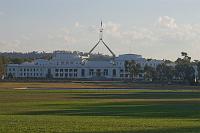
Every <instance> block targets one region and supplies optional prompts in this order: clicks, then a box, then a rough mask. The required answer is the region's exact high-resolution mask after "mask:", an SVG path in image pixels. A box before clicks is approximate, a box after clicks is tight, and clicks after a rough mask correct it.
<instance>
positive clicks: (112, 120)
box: [0, 88, 200, 133]
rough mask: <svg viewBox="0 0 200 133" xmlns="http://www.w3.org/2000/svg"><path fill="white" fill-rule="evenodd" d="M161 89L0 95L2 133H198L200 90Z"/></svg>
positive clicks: (2, 91) (3, 92)
mask: <svg viewBox="0 0 200 133" xmlns="http://www.w3.org/2000/svg"><path fill="white" fill-rule="evenodd" d="M161 89H162V88H161ZM161 89H160V90H157V89H156V90H150V89H147V90H144V89H140V90H136V89H135V90H62V89H58V90H47V89H42V90H41V89H40V90H36V89H35V90H34V89H28V90H14V89H0V133H4V132H5V133H9V132H13V133H17V132H19V133H21V132H26V133H30V132H38V133H39V132H53V133H65V132H71V133H80V132H81V133H104V132H105V133H116V132H119V133H199V132H200V89H198V88H196V89H190V88H188V89H187V88H184V89H183V90H181V89H178V90H167V89H165V90H161Z"/></svg>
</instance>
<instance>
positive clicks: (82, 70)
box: [81, 69, 85, 77]
mask: <svg viewBox="0 0 200 133" xmlns="http://www.w3.org/2000/svg"><path fill="white" fill-rule="evenodd" d="M81 76H82V77H85V69H81Z"/></svg>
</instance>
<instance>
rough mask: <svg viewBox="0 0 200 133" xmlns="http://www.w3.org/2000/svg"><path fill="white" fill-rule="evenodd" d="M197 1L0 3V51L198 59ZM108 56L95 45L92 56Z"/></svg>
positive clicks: (25, 0)
mask: <svg viewBox="0 0 200 133" xmlns="http://www.w3.org/2000/svg"><path fill="white" fill-rule="evenodd" d="M199 6H200V0H0V47H1V49H0V52H5V51H20V52H27V51H33V50H34V51H54V50H78V51H84V52H87V51H89V50H90V49H91V48H92V47H93V46H94V45H95V43H96V42H97V41H98V37H99V35H98V32H99V26H100V21H101V20H102V21H103V27H104V41H105V42H106V43H107V44H108V45H109V46H110V48H111V49H112V50H113V51H114V52H115V53H116V54H117V55H118V54H122V53H136V54H141V55H143V56H144V57H148V58H157V59H172V60H175V59H176V58H177V57H179V56H180V52H181V51H186V52H188V54H189V55H190V56H192V59H200V8H199ZM98 51H99V52H101V53H105V54H108V51H107V50H106V49H105V48H104V47H103V45H99V47H97V49H96V50H95V52H98Z"/></svg>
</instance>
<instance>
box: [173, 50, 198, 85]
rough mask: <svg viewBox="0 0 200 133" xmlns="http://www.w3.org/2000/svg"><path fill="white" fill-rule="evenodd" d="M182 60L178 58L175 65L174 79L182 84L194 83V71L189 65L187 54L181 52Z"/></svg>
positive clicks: (190, 64) (189, 58)
mask: <svg viewBox="0 0 200 133" xmlns="http://www.w3.org/2000/svg"><path fill="white" fill-rule="evenodd" d="M181 55H182V56H183V58H178V59H177V60H176V61H175V63H176V66H175V70H176V77H178V78H179V79H181V80H182V81H183V82H189V83H193V82H194V81H195V70H194V67H193V64H192V63H191V57H189V56H188V55H187V53H185V52H182V53H181Z"/></svg>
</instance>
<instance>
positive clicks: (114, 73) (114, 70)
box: [113, 69, 117, 77]
mask: <svg viewBox="0 0 200 133" xmlns="http://www.w3.org/2000/svg"><path fill="white" fill-rule="evenodd" d="M116 74H117V73H116V69H113V77H116Z"/></svg>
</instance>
